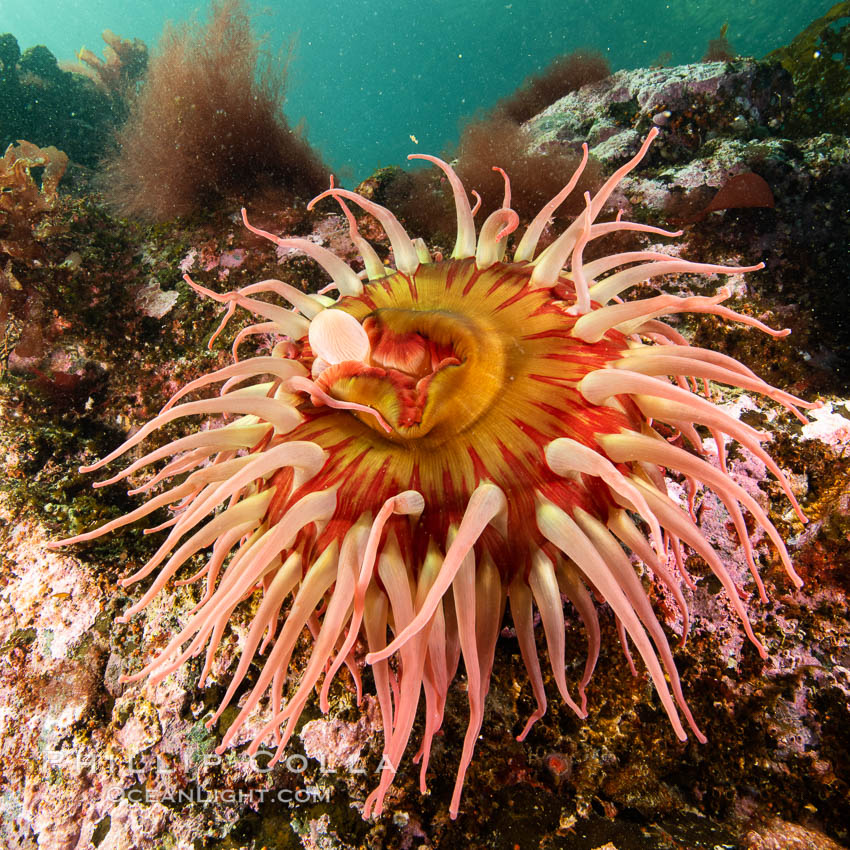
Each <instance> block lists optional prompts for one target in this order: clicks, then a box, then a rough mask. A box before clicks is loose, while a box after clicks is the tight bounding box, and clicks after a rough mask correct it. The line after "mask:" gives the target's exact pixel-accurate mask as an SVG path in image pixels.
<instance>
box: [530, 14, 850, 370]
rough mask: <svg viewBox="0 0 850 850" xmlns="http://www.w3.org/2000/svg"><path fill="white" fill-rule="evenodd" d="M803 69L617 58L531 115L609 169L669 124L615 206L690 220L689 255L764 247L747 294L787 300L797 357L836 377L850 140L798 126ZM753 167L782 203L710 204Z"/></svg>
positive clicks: (560, 141)
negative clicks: (605, 72)
mask: <svg viewBox="0 0 850 850" xmlns="http://www.w3.org/2000/svg"><path fill="white" fill-rule="evenodd" d="M842 32H843V30H842ZM775 55H776V54H772V56H775ZM795 80H796V78H794V79H792V75H791V73H789V72H788V71H787V70H785V69H784V68H783V67H781V66H780V65H779V63H778V62H777V61H776V59H775V58H773V59H771V60H769V61H767V60H762V61H759V60H754V59H736V60H735V61H733V62H713V63H703V64H695V65H681V66H678V67H673V68H658V69H649V70H647V69H636V70H632V71H628V70H625V71H618V72H617V73H615V74H613V75H612V76H611V77H609V78H607V79H605V80H602V81H600V82H598V83H594V84H593V85H590V86H586V87H584V88H583V89H581V90H579V91H578V92H573V93H571V94H569V95H567V96H566V97H564V98H562V99H561V100H559V101H557V102H556V103H554V104H552V105H551V106H550V107H548V108H547V109H545V110H544V111H543V112H542V113H540V115H538V116H536V117H535V118H533V119H532V120H531V121H529V122H528V124H527V125H526V126H527V127H528V128H529V129H530V130H531V132H532V134H533V137H534V142H533V144H534V145H535V147H537V148H538V149H541V150H557V149H561V148H563V147H567V148H569V149H574V148H576V147H577V146H578V145H579V144H581V142H582V141H584V140H585V139H586V140H587V141H588V144H589V145H590V153H591V154H592V155H594V156H596V157H597V158H599V159H600V160H601V161H603V162H604V163H606V165H607V166H608V168H614V167H617V166H619V165H621V164H622V163H623V162H624V161H625V160H626V159H627V158H628V157H629V155H630V152H631V151H632V150H633V149H634V145H635V142H636V140H637V139H638V138H640V137H641V136H642V135H643V134H644V133H645V132H646V131H647V129H648V128H649V127H651V126H653V125H654V126H659V127H661V128H662V130H663V133H662V135H661V137H660V138H659V140H658V141H659V145H658V150H657V151H656V152H655V153H653V154H652V156H651V159H650V167H648V168H644V169H641V170H640V171H639V172H637V173H634V174H631V175H629V176H628V177H627V178H626V179H625V180H624V181H623V184H622V190H623V191H622V192H620V193H617V194H615V195H614V196H613V197H612V201H611V203H612V208H613V207H616V206H622V205H624V204H625V205H626V214H627V215H632V216H633V217H634V216H639V217H641V218H642V219H646V220H648V221H650V222H652V223H653V224H659V223H663V222H667V223H674V224H675V223H678V224H679V225H680V226H685V228H686V230H685V235H684V240H685V242H686V245H685V247H684V249H683V250H684V252H685V255H686V256H694V257H696V256H699V257H700V259H703V260H709V259H710V258H711V257H713V256H723V257H727V258H728V257H730V256H741V257H764V259H765V262H766V263H767V268H766V269H765V270H764V271H762V272H759V273H757V274H755V275H751V276H749V277H748V278H747V283H748V286H749V287H750V292H749V297H750V298H751V299H752V298H755V299H756V300H757V301H758V302H759V303H761V304H763V305H764V306H765V307H769V306H773V307H776V308H777V309H781V310H782V312H783V315H784V316H785V318H783V322H784V323H786V324H788V325H789V326H791V327H792V328H793V329H794V334H793V337H792V338H793V341H794V346H793V347H794V350H793V351H791V350H790V349H789V351H788V354H787V356H789V357H791V358H793V359H797V358H799V357H801V356H802V357H803V358H804V360H805V365H806V369H807V371H809V372H811V371H812V369H811V367H813V366H814V367H815V370H816V371H818V372H819V373H820V376H821V378H820V379H821V380H822V381H824V382H826V385H830V383H831V384H832V386H839V385H840V382H841V381H843V380H846V378H847V376H848V375H850V324H848V323H847V322H846V321H845V318H844V317H846V316H847V315H849V314H850V289H848V287H847V286H846V269H847V268H848V267H850V219H848V217H847V216H846V215H845V214H843V211H845V210H846V209H847V205H848V203H850V139H848V137H847V135H846V133H845V134H842V135H838V134H835V133H829V132H824V130H822V129H819V128H815V129H814V131H813V135H811V136H806V135H801V134H800V132H799V130H798V128H797V125H795V124H793V121H792V108H793V107H792V104H793V103H799V102H801V101H805V98H806V94H805V91H798V90H797V88H796V85H797V83H796V81H795ZM844 100H846V98H845V99H844ZM838 101H840V98H839V99H838ZM840 102H844V101H840ZM845 128H846V124H845ZM826 129H828V126H827V127H826ZM746 173H753V174H755V175H757V176H758V177H760V178H762V179H763V180H764V182H765V183H766V184H767V188H768V189H769V191H770V192H771V193H772V195H773V199H774V206H773V208H770V209H765V208H752V207H753V204H746V203H744V204H741V205H739V206H738V207H729V208H727V209H725V210H721V211H717V212H713V213H712V212H711V211H710V210H709V209H708V208H709V204H710V203H711V200H712V198H713V197H714V196H715V195H716V194H717V192H718V191H719V190H722V189H723V188H724V186H728V185H729V183H730V181H732V180H735V179H736V178H737V177H740V175H743V174H746ZM759 206H762V207H763V206H764V205H763V204H759ZM742 207H743V208H742ZM746 207H750V208H746ZM727 353H733V352H731V351H730V352H727ZM789 365H793V364H789ZM836 380H837V381H838V383H836Z"/></svg>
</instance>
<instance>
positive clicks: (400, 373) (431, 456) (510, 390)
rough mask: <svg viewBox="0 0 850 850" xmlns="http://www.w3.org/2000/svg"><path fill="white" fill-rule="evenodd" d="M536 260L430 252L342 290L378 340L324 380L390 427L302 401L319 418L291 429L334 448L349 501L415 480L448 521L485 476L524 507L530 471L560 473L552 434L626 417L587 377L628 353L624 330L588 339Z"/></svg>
mask: <svg viewBox="0 0 850 850" xmlns="http://www.w3.org/2000/svg"><path fill="white" fill-rule="evenodd" d="M532 269H533V267H532V266H531V265H530V264H528V263H496V264H494V265H492V266H490V267H489V268H487V269H484V270H481V269H478V268H476V265H475V263H474V262H472V261H471V260H469V261H449V262H442V263H434V264H423V265H422V266H420V267H419V269H418V270H417V272H416V273H415V275H404V274H402V273H400V272H397V273H395V274H393V275H391V276H389V277H387V278H384V279H382V280H380V281H375V282H372V283H370V284H368V285H367V286H365V287H364V290H363V292H362V293H361V294H360V295H356V296H346V297H343V298H341V299H340V300H339V301H337V302H336V304H335V305H334V307H333V308H332V309H339V310H343V311H345V312H347V313H348V314H349V315H351V316H353V317H354V318H355V319H357V320H358V322H359V323H360V324H361V326H362V327H363V329H364V330H365V331H366V333H367V335H368V337H369V343H370V349H369V353H368V355H367V356H366V357H365V358H364V359H363V360H362V361H344V362H342V363H338V364H335V365H333V366H330V367H328V368H327V369H325V370H324V371H323V372H322V373H321V374H320V376H319V381H318V382H319V384H320V385H321V386H322V388H323V389H324V390H325V391H326V392H327V393H328V395H330V396H332V397H333V398H335V399H337V400H339V401H343V402H346V403H350V404H357V405H364V406H366V407H368V408H371V409H372V410H374V411H376V412H377V413H378V414H380V417H381V419H382V420H383V421H384V422H385V423H386V424H387V425H389V427H390V430H389V431H386V430H385V429H384V428H383V427H382V424H381V419H379V418H378V417H376V416H370V415H368V414H367V413H363V412H352V411H348V410H330V409H329V408H328V407H326V406H323V405H319V406H317V407H316V408H315V409H314V410H313V411H310V412H308V409H305V408H304V407H302V412H304V413H306V415H307V420H308V421H306V422H305V423H304V424H302V425H301V426H299V428H297V429H296V430H295V432H293V434H292V435H291V438H293V439H304V440H310V441H313V442H316V443H318V444H319V445H321V446H322V447H323V448H325V449H326V450H328V451H329V453H330V456H331V460H330V462H329V467H328V469H327V471H326V472H327V474H328V476H329V483H331V482H332V483H334V484H335V485H338V486H339V487H340V491H339V498H338V504H339V506H340V510H342V511H345V512H346V513H348V512H349V511H350V512H351V515H352V516H354V515H357V514H358V512H359V511H361V510H364V509H365V506H366V500H369V502H370V503H371V502H372V501H373V500H375V499H381V498H388V497H389V495H391V494H392V493H394V492H397V491H398V489H397V488H398V487H401V486H403V485H404V486H409V482H411V481H413V482H416V485H417V488H418V489H421V491H422V493H423V494H424V495H425V497H426V501H428V500H429V498H433V499H434V500H435V501H434V502H432V504H436V503H439V505H440V512H441V514H442V515H443V517H444V518H445V522H447V523H448V522H451V521H452V520H454V521H457V520H458V519H459V516H460V515H461V514H462V512H463V510H464V508H465V505H466V500H467V499H468V496H469V493H470V492H472V490H474V489H475V487H476V486H477V485H478V484H479V483H480V481H481V480H483V479H484V478H488V479H489V480H491V481H493V482H494V483H496V484H497V485H498V486H499V487H501V488H502V489H503V490H505V492H506V493H509V494H511V495H512V498H515V499H516V500H518V501H517V502H516V503H515V504H516V505H517V508H519V505H521V504H523V503H524V502H525V501H526V499H525V496H526V494H527V493H529V492H530V487H529V485H530V484H533V485H535V486H544V485H545V484H546V483H547V481H550V480H551V479H554V478H556V477H557V476H554V475H553V474H552V473H551V470H549V468H548V467H547V466H546V463H545V462H544V459H543V454H542V451H543V448H542V447H543V446H544V445H545V444H546V442H547V441H549V440H552V439H555V438H557V437H561V436H570V437H574V438H582V437H583V436H589V435H591V434H593V433H595V432H600V431H602V432H609V431H611V430H612V429H615V430H616V429H617V428H618V427H619V426H620V424H621V423H622V424H625V420H621V417H620V415H619V413H618V412H617V411H613V410H611V409H610V408H599V407H592V406H588V405H587V403H586V402H585V401H584V400H583V399H582V398H581V394H580V393H579V391H578V389H577V384H578V382H579V381H580V380H581V378H582V377H584V375H586V374H587V373H588V372H590V371H592V370H594V369H596V368H599V367H601V366H604V365H605V364H606V363H609V362H611V361H613V360H615V359H617V358H619V357H620V356H621V355H622V351H623V341H622V338H621V337H619V335H617V336H618V338H617V339H615V340H608V339H606V340H603V341H601V342H600V343H596V344H594V345H586V344H583V343H581V341H580V340H577V339H576V338H575V337H574V336H572V334H571V329H572V327H573V326H574V324H575V321H576V319H575V317H574V316H571V315H570V314H569V313H568V307H569V303H567V302H564V301H560V300H558V299H556V298H553V297H552V296H553V292H552V289H551V288H548V287H547V288H545V289H543V288H536V287H533V286H532V285H531V283H530V277H531V272H532ZM336 470H338V471H339V477H338V478H337V476H336ZM343 470H344V472H343ZM525 507H526V508H527V510H526V511H523V510H519V509H517V510H514V511H512V513H511V516H512V524H513V523H514V522H515V523H516V524H518V525H521V524H523V523H528V522H531V521H532V517H533V504H532V502H531V501H529V502H528V504H527V505H526V506H525ZM426 510H427V509H426ZM440 524H441V525H442V524H443V523H440Z"/></svg>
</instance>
